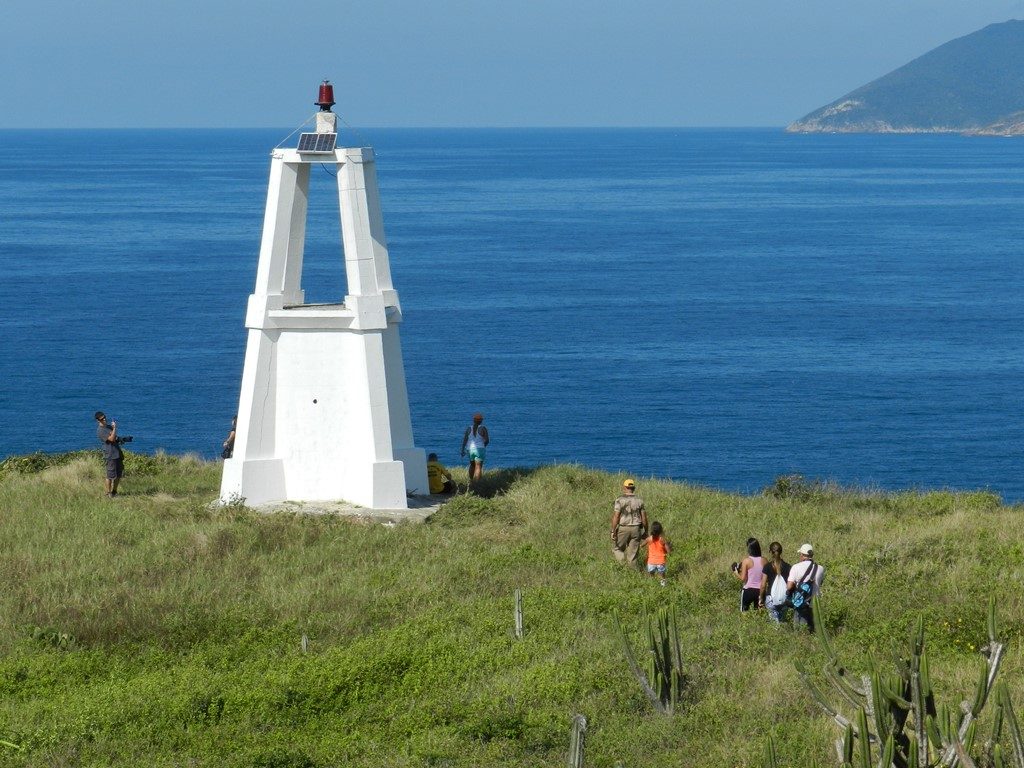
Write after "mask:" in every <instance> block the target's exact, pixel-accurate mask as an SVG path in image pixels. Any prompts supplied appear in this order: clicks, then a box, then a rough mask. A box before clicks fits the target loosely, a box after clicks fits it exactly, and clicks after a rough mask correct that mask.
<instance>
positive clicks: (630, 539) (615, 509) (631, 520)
mask: <svg viewBox="0 0 1024 768" xmlns="http://www.w3.org/2000/svg"><path fill="white" fill-rule="evenodd" d="M611 527H612V554H613V555H615V559H616V560H618V561H619V562H620V563H625V564H627V565H632V566H634V567H635V566H636V556H637V553H638V552H639V551H640V543H641V542H642V541H643V538H644V534H645V533H646V532H647V510H646V509H644V500H643V499H641V498H640V497H639V496H637V495H636V482H634V481H633V480H631V479H626V480H624V481H623V483H622V495H620V496H619V497H618V498H617V499H616V500H615V503H614V504H613V505H612V526H611Z"/></svg>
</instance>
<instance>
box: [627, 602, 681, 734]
mask: <svg viewBox="0 0 1024 768" xmlns="http://www.w3.org/2000/svg"><path fill="white" fill-rule="evenodd" d="M615 626H616V627H617V628H618V630H619V635H620V636H621V637H622V642H623V645H624V646H625V649H626V661H627V662H628V663H629V668H630V670H632V672H633V674H634V675H635V676H636V678H637V680H639V681H640V687H641V688H643V690H644V693H646V694H647V698H649V699H650V700H651V703H652V704H654V707H655V709H657V710H658V711H659V712H661V713H662V714H664V715H671V714H672V713H673V712H675V709H676V705H677V704H678V703H679V697H680V696H681V695H682V692H683V671H682V669H683V667H682V659H683V654H682V646H681V645H680V643H679V630H678V628H677V626H676V610H675V608H674V607H673V608H671V609H668V608H660V609H659V610H658V613H657V615H656V616H655V617H654V619H653V620H651V619H649V618H648V616H647V615H646V614H644V627H645V629H646V635H647V651H648V653H647V658H646V659H645V661H646V662H647V663H646V664H645V665H644V666H645V667H646V669H642V668H641V666H640V664H639V663H638V662H637V658H636V656H635V655H634V653H633V648H632V646H631V645H630V644H629V638H627V637H626V632H625V630H624V629H623V628H622V622H621V621H620V620H619V616H618V614H616V615H615Z"/></svg>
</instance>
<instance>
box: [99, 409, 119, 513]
mask: <svg viewBox="0 0 1024 768" xmlns="http://www.w3.org/2000/svg"><path fill="white" fill-rule="evenodd" d="M95 419H96V421H97V422H98V423H99V426H97V427H96V437H98V438H99V440H100V442H101V443H103V459H104V461H105V462H106V464H107V478H106V488H107V496H108V497H109V498H114V497H115V496H117V484H118V483H120V482H121V476H122V475H123V474H124V452H123V451H122V450H121V443H120V442H119V441H118V439H117V422H116V421H112V422H110V423H109V424H108V423H107V416H106V414H105V413H103V411H96V415H95Z"/></svg>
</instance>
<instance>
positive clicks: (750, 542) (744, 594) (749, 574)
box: [732, 536, 764, 611]
mask: <svg viewBox="0 0 1024 768" xmlns="http://www.w3.org/2000/svg"><path fill="white" fill-rule="evenodd" d="M763 569H764V558H763V557H761V543H760V542H759V541H758V540H757V539H755V538H754V537H753V536H751V537H750V538H749V539H747V556H746V557H745V558H743V560H742V561H741V562H739V563H733V564H732V572H733V573H734V574H735V576H736V578H737V579H739V580H740V582H742V584H743V587H742V589H741V590H740V610H741V611H749V610H750V609H751V608H756V607H757V606H758V600H759V598H760V597H761V573H762V571H763Z"/></svg>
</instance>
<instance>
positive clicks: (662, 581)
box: [661, 579, 668, 587]
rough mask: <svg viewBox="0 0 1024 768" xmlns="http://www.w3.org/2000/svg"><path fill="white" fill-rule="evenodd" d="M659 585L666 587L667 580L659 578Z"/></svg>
mask: <svg viewBox="0 0 1024 768" xmlns="http://www.w3.org/2000/svg"><path fill="white" fill-rule="evenodd" d="M661 586H663V587H667V586H668V582H667V581H665V580H664V579H662V580H661Z"/></svg>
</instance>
